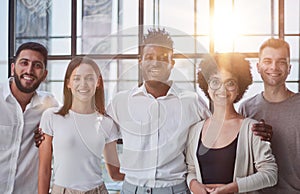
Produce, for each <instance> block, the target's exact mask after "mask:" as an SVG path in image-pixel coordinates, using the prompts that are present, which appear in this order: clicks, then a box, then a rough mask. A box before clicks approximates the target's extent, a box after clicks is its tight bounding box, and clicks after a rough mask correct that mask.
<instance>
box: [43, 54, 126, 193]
mask: <svg viewBox="0 0 300 194" xmlns="http://www.w3.org/2000/svg"><path fill="white" fill-rule="evenodd" d="M40 128H41V129H42V131H43V132H44V133H45V135H44V137H45V140H44V141H43V142H42V143H41V145H40V146H39V174H38V178H39V180H38V193H39V194H48V193H49V189H50V179H51V161H52V158H53V159H54V160H53V176H54V177H53V180H54V182H53V187H52V192H51V193H52V194H56V193H60V192H61V191H62V190H64V191H65V192H66V193H68V192H70V193H86V192H88V193H95V194H96V193H97V194H106V193H108V192H107V190H106V188H105V185H104V182H103V179H102V172H101V168H100V164H101V160H102V154H103V155H104V158H105V162H106V167H107V169H108V172H109V174H110V176H111V177H112V179H113V180H123V178H124V174H121V173H120V172H119V160H118V156H117V151H116V140H117V139H118V138H119V137H118V136H117V135H116V134H118V133H117V131H116V130H117V128H116V126H115V124H114V122H113V120H112V119H111V118H110V117H109V116H107V115H106V113H105V108H104V89H103V80H102V76H101V73H100V69H99V67H98V65H97V64H96V63H95V62H94V61H93V60H92V59H89V58H87V57H84V58H82V57H76V58H74V59H73V60H72V61H71V62H70V63H69V65H68V68H67V71H66V74H65V79H64V104H63V106H62V107H61V108H51V109H48V110H47V111H45V113H44V114H43V116H42V119H41V123H40Z"/></svg>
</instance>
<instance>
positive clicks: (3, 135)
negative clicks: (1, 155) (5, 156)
mask: <svg viewBox="0 0 300 194" xmlns="http://www.w3.org/2000/svg"><path fill="white" fill-rule="evenodd" d="M13 131H14V130H13V126H5V125H0V150H1V151H5V150H8V149H9V148H10V147H11V145H12V143H13Z"/></svg>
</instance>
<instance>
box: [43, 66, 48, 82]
mask: <svg viewBox="0 0 300 194" xmlns="http://www.w3.org/2000/svg"><path fill="white" fill-rule="evenodd" d="M47 75H48V70H47V69H45V71H44V75H43V78H42V79H43V81H44V80H45V79H46V77H47Z"/></svg>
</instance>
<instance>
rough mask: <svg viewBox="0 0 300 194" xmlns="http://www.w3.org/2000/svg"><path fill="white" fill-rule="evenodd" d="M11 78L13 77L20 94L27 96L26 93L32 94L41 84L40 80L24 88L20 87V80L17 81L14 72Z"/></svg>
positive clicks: (17, 78)
mask: <svg viewBox="0 0 300 194" xmlns="http://www.w3.org/2000/svg"><path fill="white" fill-rule="evenodd" d="M21 76H22V75H21ZM13 77H14V80H15V83H16V86H17V88H18V89H19V90H20V91H21V92H23V93H27V94H28V93H32V92H34V91H35V90H36V89H37V88H38V87H39V86H40V84H41V82H42V81H41V80H40V81H38V82H37V83H36V84H34V85H33V86H31V87H30V88H26V87H24V86H22V84H21V80H20V79H19V77H18V75H17V73H16V71H14V75H13Z"/></svg>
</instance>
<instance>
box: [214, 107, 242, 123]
mask: <svg viewBox="0 0 300 194" xmlns="http://www.w3.org/2000/svg"><path fill="white" fill-rule="evenodd" d="M241 117H242V116H241V115H240V114H238V113H237V112H236V110H235V109H234V106H233V104H230V105H226V106H225V107H224V106H221V105H219V106H218V105H214V112H213V114H212V119H213V120H231V119H236V118H241Z"/></svg>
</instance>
